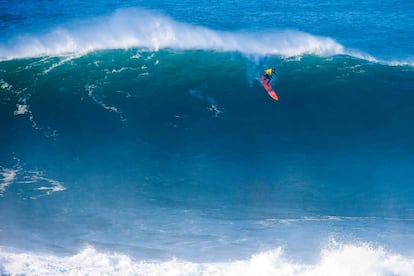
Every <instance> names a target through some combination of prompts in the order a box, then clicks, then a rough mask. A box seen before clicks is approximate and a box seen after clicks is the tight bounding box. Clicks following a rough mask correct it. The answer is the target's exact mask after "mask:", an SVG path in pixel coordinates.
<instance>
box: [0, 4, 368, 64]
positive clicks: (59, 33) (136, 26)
mask: <svg viewBox="0 0 414 276" xmlns="http://www.w3.org/2000/svg"><path fill="white" fill-rule="evenodd" d="M126 48H149V49H152V50H159V49H166V48H172V49H184V50H194V49H198V50H215V51H223V52H240V53H243V54H247V55H281V56H298V55H303V54H315V55H320V56H331V55H340V54H348V55H352V56H357V57H359V58H365V59H370V60H375V59H374V58H373V57H371V56H369V55H366V54H362V53H359V52H357V51H351V50H348V49H346V48H345V47H344V46H343V45H341V44H340V43H338V42H337V41H335V40H334V39H332V38H329V37H321V36H315V35H311V34H308V33H304V32H300V31H293V30H284V31H276V30H268V31H267V32H257V33H255V32H244V31H239V32H230V31H219V30H211V29H208V28H205V27H201V26H194V25H191V24H187V23H182V22H178V21H175V20H174V19H171V18H169V17H167V16H164V15H161V14H158V13H156V12H152V11H147V10H142V9H122V10H118V11H117V12H115V13H114V14H113V15H111V16H109V17H102V18H96V19H93V20H90V21H85V22H82V23H79V22H78V23H76V24H72V25H71V26H64V27H58V28H55V29H53V30H51V31H48V32H45V33H43V34H37V35H30V34H24V35H23V34H22V35H20V36H18V37H14V38H10V39H9V41H8V42H6V43H3V44H1V45H0V58H1V59H13V58H28V57H38V56H61V55H66V54H73V53H77V54H85V53H88V52H91V51H96V50H103V49H126Z"/></svg>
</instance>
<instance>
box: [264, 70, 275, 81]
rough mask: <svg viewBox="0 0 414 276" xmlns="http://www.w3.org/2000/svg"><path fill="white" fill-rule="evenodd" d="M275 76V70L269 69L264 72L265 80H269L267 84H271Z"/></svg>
mask: <svg viewBox="0 0 414 276" xmlns="http://www.w3.org/2000/svg"><path fill="white" fill-rule="evenodd" d="M273 74H275V75H276V70H275V69H274V68H269V69H266V70H264V74H263V77H265V79H266V80H267V84H269V83H270V81H271V80H272V75H273Z"/></svg>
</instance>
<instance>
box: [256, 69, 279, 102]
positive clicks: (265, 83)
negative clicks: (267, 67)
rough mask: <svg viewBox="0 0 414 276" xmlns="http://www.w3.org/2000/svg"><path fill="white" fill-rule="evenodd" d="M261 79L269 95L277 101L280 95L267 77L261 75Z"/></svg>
mask: <svg viewBox="0 0 414 276" xmlns="http://www.w3.org/2000/svg"><path fill="white" fill-rule="evenodd" d="M260 79H261V80H262V84H263V87H264V89H265V90H266V91H267V94H269V96H270V97H272V98H273V99H274V100H275V101H278V100H279V97H278V95H277V94H276V91H275V90H274V89H273V87H272V86H271V85H270V84H268V83H267V80H266V78H265V77H264V76H263V75H262V76H260Z"/></svg>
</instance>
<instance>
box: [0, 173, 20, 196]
mask: <svg viewBox="0 0 414 276" xmlns="http://www.w3.org/2000/svg"><path fill="white" fill-rule="evenodd" d="M0 169H1V171H0V176H1V179H0V195H2V193H4V191H5V190H6V188H7V187H8V186H10V185H11V184H12V183H13V182H14V180H15V179H16V175H17V173H18V170H15V169H7V168H0Z"/></svg>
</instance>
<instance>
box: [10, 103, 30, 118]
mask: <svg viewBox="0 0 414 276" xmlns="http://www.w3.org/2000/svg"><path fill="white" fill-rule="evenodd" d="M16 106H17V110H15V111H14V112H13V114H14V115H15V116H16V115H23V114H26V113H27V112H29V109H28V105H27V104H17V105H16Z"/></svg>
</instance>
